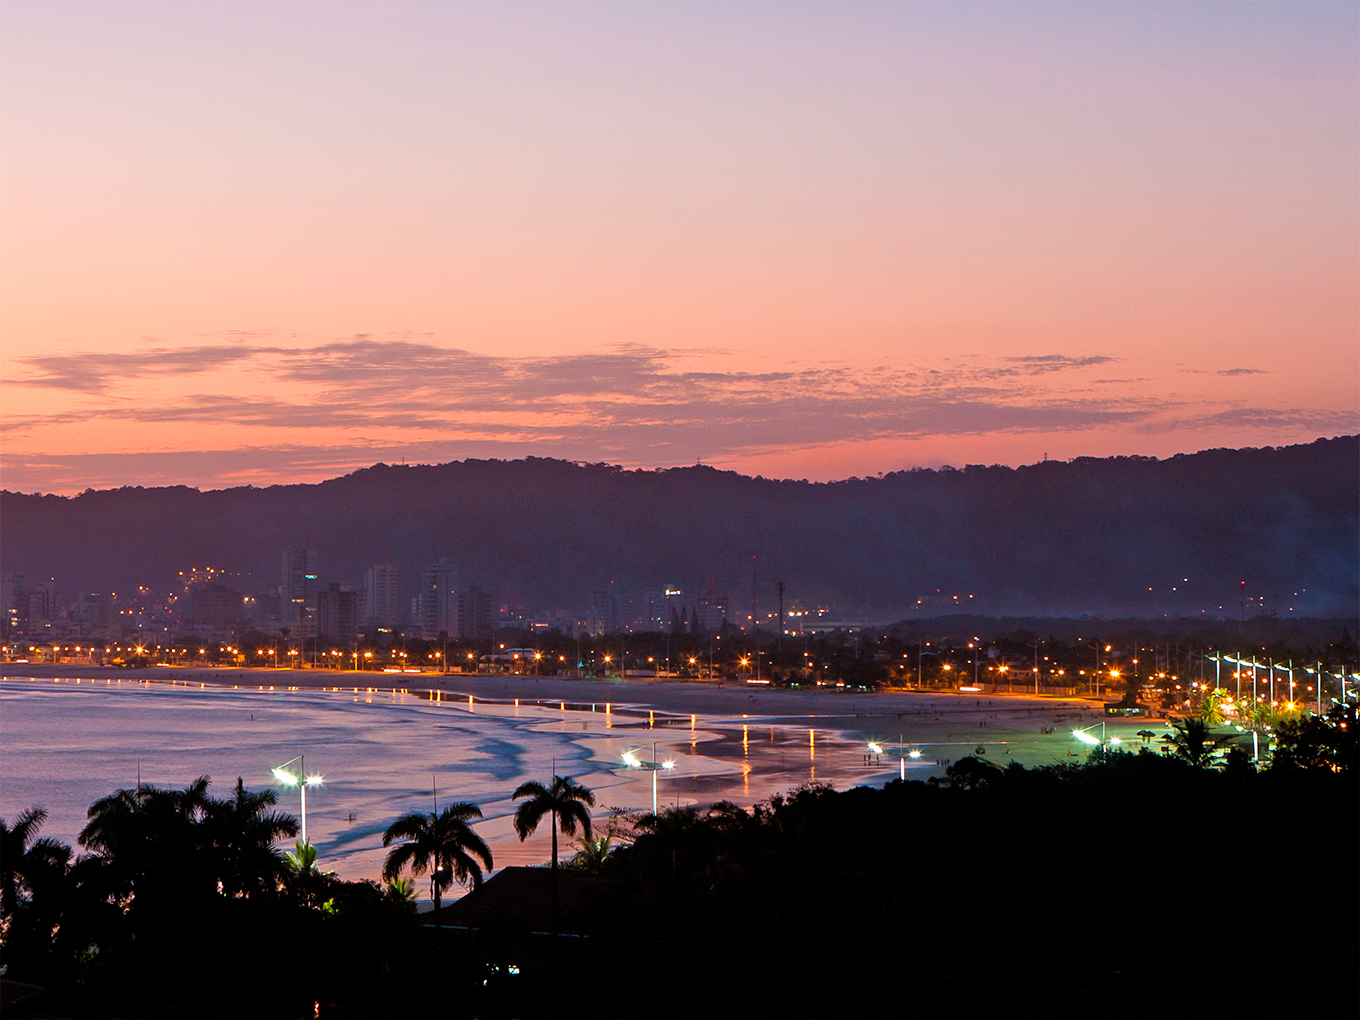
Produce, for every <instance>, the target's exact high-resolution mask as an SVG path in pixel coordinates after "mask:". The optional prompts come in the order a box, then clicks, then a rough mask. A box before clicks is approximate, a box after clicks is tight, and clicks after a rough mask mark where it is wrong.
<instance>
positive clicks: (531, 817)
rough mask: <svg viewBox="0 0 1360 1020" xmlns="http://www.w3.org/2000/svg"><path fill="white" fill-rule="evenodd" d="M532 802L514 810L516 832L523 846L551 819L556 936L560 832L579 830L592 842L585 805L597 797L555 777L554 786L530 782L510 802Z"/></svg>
mask: <svg viewBox="0 0 1360 1020" xmlns="http://www.w3.org/2000/svg"><path fill="white" fill-rule="evenodd" d="M521 797H527V798H529V799H528V800H526V801H525V802H524V803H523V804H521V805H520V806H519V807H518V808H516V809H515V832H516V833H517V834H518V835H519V841H520V842H521V843H523V842H524V841H525V840H526V839H528V838H529V836H531V835H532V834H533V833H534V831H535V830H536V829H537V828H538V823H539V822H541V821H542V820H543V816H544V815H551V816H552V825H551V830H552V934H553V936H554V942H553V944H554V945H556V936H557V831H558V829H561V830H562V835H564V836H575V835H576V830H577V827H578V826H579V827H580V829H581V835H582V837H583V838H584V839H589V838H590V812H589V811H587V810H586V805H590V807H594V806H595V794H593V793H591V792H590V791H589V790H587V789H586V788H585V787H584V786H582V785H581V784H580V783H578V782H577V781H576V780H574V779H570V778H563V777H562V776H553V781H552V785H551V786H544V785H543V784H542V783H539V782H535V781H533V780H530V781H529V782H527V783H521V784H520V786H519V788H518V789H517V790H515V792H514V794H512V795H511V800H519V799H520V798H521Z"/></svg>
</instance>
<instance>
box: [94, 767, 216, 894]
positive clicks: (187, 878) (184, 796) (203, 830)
mask: <svg viewBox="0 0 1360 1020" xmlns="http://www.w3.org/2000/svg"><path fill="white" fill-rule="evenodd" d="M209 782H210V780H209V778H208V777H207V776H201V777H199V778H198V779H196V780H195V781H194V782H192V783H190V784H189V785H188V786H186V787H185V788H184V789H182V790H174V789H170V788H168V787H164V788H163V787H155V786H151V785H148V784H143V785H141V786H139V787H138V788H137V789H136V790H116V791H114V792H113V793H111V794H109V795H108V796H107V797H101V798H100V799H99V800H97V801H95V802H94V803H93V804H92V805H90V809H89V811H88V812H87V814H88V817H89V822H88V824H86V826H85V828H84V829H82V830H81V833H80V836H79V838H78V842H79V843H80V845H81V846H83V847H85V848H87V849H89V850H92V851H93V852H94V853H96V854H97V855H98V856H99V857H100V858H102V859H103V860H104V862H105V864H106V866H107V869H108V874H109V876H110V879H111V881H112V882H113V883H114V893H115V895H116V896H117V897H118V898H119V899H122V900H127V899H128V898H129V897H132V898H133V899H134V900H135V901H136V903H137V908H136V909H137V910H138V912H142V911H143V910H146V911H150V912H152V913H160V912H162V911H164V912H169V913H182V912H183V911H184V910H185V909H187V905H186V902H185V900H186V897H187V898H189V899H191V900H201V899H202V898H205V897H210V896H212V895H214V894H215V893H216V891H217V881H218V878H217V875H216V874H214V868H213V861H212V854H210V853H205V852H204V851H205V850H207V849H209V848H210V846H211V840H210V837H209V835H208V829H207V826H205V825H203V824H202V822H203V819H204V818H205V817H206V815H207V811H208V807H209V805H210V804H211V803H212V798H210V797H209V796H208V784H209Z"/></svg>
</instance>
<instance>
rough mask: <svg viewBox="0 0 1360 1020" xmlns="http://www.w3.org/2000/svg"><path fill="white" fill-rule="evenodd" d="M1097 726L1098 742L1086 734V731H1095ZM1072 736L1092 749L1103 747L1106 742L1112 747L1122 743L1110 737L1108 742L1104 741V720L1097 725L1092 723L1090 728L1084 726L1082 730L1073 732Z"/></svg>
mask: <svg viewBox="0 0 1360 1020" xmlns="http://www.w3.org/2000/svg"><path fill="white" fill-rule="evenodd" d="M1097 726H1099V727H1100V739H1099V740H1097V739H1096V738H1095V737H1093V736H1091V734H1089V733H1087V732H1086V731H1087V730H1093V729H1095V728H1096V727H1097ZM1072 736H1074V737H1076V738H1077V739H1078V740H1080V741H1081V742H1082V743H1083V744H1089V745H1091V746H1092V747H1104V746H1105V744H1106V743H1107V742H1108V743H1109V744H1111V745H1113V746H1117V745H1119V744H1120V743H1122V741H1121V740H1120V739H1119V738H1118V737H1111V738H1110V739H1109V740H1108V741H1106V739H1105V720H1104V719H1102V720H1100V722H1098V723H1092V724H1091V725H1090V726H1084V727H1082V728H1081V729H1079V730H1073V731H1072Z"/></svg>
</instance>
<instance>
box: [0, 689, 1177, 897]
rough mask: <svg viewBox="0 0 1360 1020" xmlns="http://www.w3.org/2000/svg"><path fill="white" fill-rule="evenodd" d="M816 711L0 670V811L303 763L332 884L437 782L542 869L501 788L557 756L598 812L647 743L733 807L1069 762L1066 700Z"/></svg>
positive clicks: (1127, 736) (705, 793)
mask: <svg viewBox="0 0 1360 1020" xmlns="http://www.w3.org/2000/svg"><path fill="white" fill-rule="evenodd" d="M639 693H642V692H641V691H639ZM772 704H775V703H772ZM819 704H820V703H819ZM824 704H825V708H827V709H835V708H837V707H839V708H841V709H842V714H839V715H837V714H819V715H817V716H810V715H803V716H797V715H768V716H762V715H746V714H740V715H730V716H718V715H691V714H689V713H685V714H683V715H667V714H666V713H664V712H660V711H657V710H654V709H650V708H647V707H640V706H632V705H625V704H620V703H617V702H614V703H607V702H597V703H593V704H592V703H589V702H585V703H580V704H577V703H573V702H569V701H552V702H537V701H530V700H529V699H522V698H516V699H512V700H506V701H496V700H483V699H481V698H480V697H474V696H473V695H469V694H464V693H455V692H449V691H444V692H433V693H431V692H410V693H408V692H391V691H380V690H376V689H364V688H360V689H357V690H356V689H352V688H339V689H335V690H330V691H325V690H317V689H298V688H296V687H289V686H286V685H277V686H276V687H271V688H268V689H254V688H247V689H234V688H227V687H203V686H201V685H199V684H198V683H193V684H184V683H181V684H180V685H178V686H175V685H172V684H170V683H167V682H164V681H146V680H126V679H124V680H118V679H98V680H91V679H88V678H86V679H79V680H78V679H75V678H64V679H60V680H53V679H50V678H48V679H28V678H0V733H2V734H3V744H2V745H0V754H3V758H2V759H0V815H3V816H4V817H6V818H13V816H14V815H15V814H16V813H17V812H18V811H20V810H22V809H24V808H26V807H29V806H30V805H33V804H41V805H43V806H44V807H46V808H47V809H48V812H49V817H48V821H47V824H46V825H45V826H44V829H43V834H44V835H48V836H54V837H56V838H58V839H61V840H64V841H67V842H73V841H74V839H75V837H76V835H77V834H78V833H79V831H80V829H81V827H82V826H83V825H84V822H85V809H86V808H87V807H88V806H89V804H91V803H92V802H93V801H95V800H96V799H98V798H99V797H102V796H104V795H106V794H108V793H110V792H112V791H113V790H114V789H117V788H120V787H125V788H130V787H133V786H135V785H136V782H137V775H138V769H139V768H140V771H141V778H142V781H143V782H147V783H155V784H157V785H161V786H165V785H171V786H183V785H184V784H186V783H188V782H190V781H191V780H193V779H194V778H196V777H198V776H200V775H210V776H212V777H213V792H214V793H216V794H217V795H218V796H226V795H228V793H229V791H230V789H231V786H232V785H233V784H234V783H235V781H236V777H237V776H240V777H242V778H243V779H244V780H245V782H246V785H247V786H248V787H251V788H254V789H260V788H264V787H269V786H273V785H274V780H273V777H272V775H271V774H270V771H269V770H270V767H271V766H274V765H279V764H281V763H283V762H285V761H287V760H289V759H291V758H293V757H294V756H296V755H298V754H305V755H306V758H307V771H308V773H314V774H321V775H323V776H324V777H325V784H324V785H323V786H321V787H320V788H318V789H314V790H312V791H311V792H309V794H308V797H307V809H308V810H307V829H308V835H310V836H311V838H312V841H313V842H314V843H315V844H316V845H317V847H318V850H319V852H320V856H321V860H322V863H323V865H324V866H325V867H326V868H327V869H330V870H334V871H336V872H338V873H339V874H340V875H341V876H343V877H345V878H351V879H355V878H376V877H377V876H378V875H379V873H380V872H381V869H382V857H383V850H382V847H381V837H382V832H383V830H384V829H385V828H386V827H387V826H388V825H389V824H390V823H391V822H392V821H393V820H394V819H395V818H396V817H397V816H398V815H400V814H402V813H405V812H407V811H429V810H430V809H431V807H432V804H433V793H434V791H435V789H436V788H437V791H438V797H439V802H440V803H441V804H447V803H449V802H451V801H455V800H460V801H461V800H465V801H471V802H473V803H475V804H477V805H478V806H479V807H480V808H481V809H482V811H483V813H484V815H485V820H484V821H481V822H478V823H477V830H478V832H480V833H481V834H482V836H483V838H484V839H486V841H487V843H488V844H489V845H490V847H491V849H492V852H493V854H494V856H495V863H496V866H497V867H504V866H506V865H512V864H539V863H543V862H544V861H545V860H546V859H547V855H548V836H547V832H546V830H542V831H541V832H540V834H539V835H537V836H534V837H531V838H530V839H529V840H528V842H526V843H521V842H520V841H519V840H518V838H517V837H516V836H515V834H514V832H513V830H512V828H511V825H510V818H511V815H512V814H513V812H514V804H513V803H512V802H511V801H510V800H509V797H510V794H511V793H512V792H513V791H514V789H515V787H516V786H518V785H519V784H520V783H522V782H524V781H525V780H526V779H538V780H546V779H547V778H548V777H549V776H550V775H551V774H552V770H553V767H554V762H555V764H556V771H557V774H559V775H569V776H572V777H573V778H575V779H577V780H578V781H580V782H582V783H584V784H585V785H586V786H588V787H590V788H591V789H592V790H594V791H595V794H596V798H597V805H598V807H597V809H596V817H597V819H599V818H601V817H602V816H603V815H604V814H605V813H606V811H607V809H608V808H610V807H621V808H626V809H630V810H648V809H650V807H651V775H650V774H649V773H646V772H637V771H633V772H629V771H627V770H625V769H623V768H621V758H620V756H621V755H622V753H623V752H625V751H633V750H638V749H641V748H643V747H646V749H647V752H648V753H647V754H646V755H644V757H648V758H650V757H651V745H652V743H653V742H656V744H657V752H656V756H657V758H658V759H660V760H667V759H673V760H674V761H675V763H676V767H675V768H674V769H673V770H669V771H667V772H665V773H663V774H662V776H661V779H660V786H659V797H658V799H659V801H660V802H661V803H662V804H663V805H672V804H677V803H678V804H685V803H698V804H710V803H712V802H714V801H717V800H723V799H727V800H733V801H736V802H737V803H738V804H740V805H742V806H745V807H749V806H750V805H751V804H752V803H753V802H755V801H758V800H762V799H764V798H766V797H768V796H770V795H771V794H773V793H777V792H780V791H785V790H789V789H791V788H793V787H795V786H797V785H799V784H800V783H805V782H808V781H812V780H817V781H823V782H830V783H832V784H833V785H835V786H836V787H838V788H841V789H844V788H846V787H848V786H852V785H855V784H865V783H871V784H874V785H880V784H882V783H884V782H886V781H888V780H890V779H895V778H897V777H898V775H899V770H900V772H901V773H902V774H904V775H906V776H907V778H910V779H924V778H926V777H928V776H930V775H932V774H939V771H940V768H939V767H937V765H936V762H937V761H941V760H957V759H958V758H960V757H963V756H964V755H965V754H971V753H974V749H975V745H976V751H977V752H980V753H985V754H986V755H987V756H988V760H992V761H995V762H997V763H998V764H1004V763H1005V762H1007V761H1020V762H1023V763H1024V764H1026V765H1037V764H1047V763H1050V762H1053V761H1062V760H1072V756H1073V755H1076V754H1080V755H1081V756H1082V757H1084V756H1085V753H1086V752H1085V749H1084V748H1080V746H1079V745H1075V744H1074V741H1073V738H1072V736H1071V727H1072V726H1073V725H1075V724H1074V723H1072V722H1069V721H1066V720H1067V719H1069V716H1067V715H1063V714H1058V715H1056V716H1055V714H1054V713H1070V712H1072V711H1073V709H1074V705H1073V704H1070V703H1069V704H1066V705H1064V704H1061V703H1056V702H1052V701H1049V702H1039V701H1025V700H1023V699H1009V700H1007V701H1005V702H1001V701H998V702H997V703H996V704H995V705H994V704H993V702H992V701H990V700H989V701H987V702H986V705H985V706H984V704H983V701H982V700H981V699H975V703H970V702H968V701H966V700H963V699H949V700H946V699H944V698H943V696H940V695H930V694H923V695H920V696H916V697H913V698H911V699H910V700H909V701H906V702H898V703H895V704H894V705H893V706H892V707H888V706H886V705H885V706H884V707H885V709H886V710H885V711H882V712H881V713H879V714H878V715H877V717H875V712H874V711H872V710H871V711H868V712H867V713H864V714H863V715H862V716H861V715H860V714H858V713H859V709H858V708H856V709H855V713H856V714H850V713H846V712H845V711H844V709H845V708H846V707H848V706H846V705H845V704H844V703H843V702H840V701H838V700H837V701H827V702H825V703H824ZM880 704H882V703H880ZM1003 706H1004V710H1003ZM864 707H868V706H864ZM893 707H895V708H898V709H905V710H904V711H901V712H899V713H897V714H894V712H893V710H892V708H893ZM804 710H806V709H804ZM1082 711H1083V712H1084V713H1088V714H1087V715H1085V716H1084V717H1083V718H1082V719H1081V721H1080V725H1086V724H1088V723H1091V722H1092V721H1098V720H1099V718H1100V716H1099V714H1098V712H1099V709H1098V707H1096V706H1089V705H1088V706H1082ZM1089 713H1096V714H1094V715H1091V714H1089ZM1070 718H1072V719H1075V718H1076V716H1075V715H1072V716H1070ZM1055 723H1056V725H1052V724H1055ZM1045 724H1050V725H1047V726H1045ZM1149 725H1151V726H1153V727H1154V728H1155V729H1156V730H1159V731H1162V730H1164V726H1162V725H1160V724H1154V723H1150V722H1145V721H1143V720H1111V721H1110V722H1109V724H1108V726H1109V730H1110V734H1111V735H1112V736H1113V735H1119V736H1121V737H1122V739H1124V740H1125V741H1126V746H1137V742H1138V739H1139V737H1138V736H1137V734H1138V733H1140V732H1142V733H1146V738H1144V742H1145V743H1146V742H1147V738H1151V737H1152V736H1153V734H1152V733H1150V732H1147V731H1145V730H1144V729H1143V728H1144V727H1146V726H1149ZM1045 729H1047V730H1049V731H1051V732H1047V733H1046V732H1045ZM889 734H891V739H890V738H889ZM867 740H876V741H880V742H882V743H886V744H890V745H895V744H898V743H900V742H901V741H903V740H905V741H906V742H907V745H904V746H908V745H909V746H919V747H920V748H923V749H924V752H923V757H922V759H921V760H920V761H909V762H906V763H905V764H901V763H899V761H898V760H897V759H896V758H893V757H891V753H890V752H889V753H885V754H884V755H882V756H876V755H871V754H866V753H865V752H866V741H867ZM979 741H981V742H982V743H979ZM1074 747H1076V748H1077V750H1074ZM279 792H280V798H279V800H280V807H281V808H283V809H284V810H287V811H290V812H292V813H294V814H296V813H297V811H298V803H297V793H296V791H288V790H283V789H280V791H279ZM563 850H564V855H565V854H569V853H570V852H571V848H570V846H565V847H564V848H563ZM421 885H422V883H419V882H418V883H417V886H418V887H420V886H421ZM457 891H458V890H456V889H455V890H454V894H455V895H456V894H457Z"/></svg>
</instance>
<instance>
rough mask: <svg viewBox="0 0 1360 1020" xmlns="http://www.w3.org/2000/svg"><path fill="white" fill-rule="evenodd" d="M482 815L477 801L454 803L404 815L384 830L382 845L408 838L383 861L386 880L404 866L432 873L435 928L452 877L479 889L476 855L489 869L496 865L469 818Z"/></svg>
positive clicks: (480, 880) (480, 877)
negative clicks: (472, 802)
mask: <svg viewBox="0 0 1360 1020" xmlns="http://www.w3.org/2000/svg"><path fill="white" fill-rule="evenodd" d="M481 817H482V809H481V808H479V807H478V806H477V805H476V804H451V805H449V806H448V807H446V808H445V809H444V810H443V811H441V812H440V813H439V814H437V815H436V814H433V813H431V814H428V815H426V814H421V813H420V812H417V811H413V812H411V813H410V814H407V815H402V816H401V817H400V818H398V819H397V820H396V821H395V822H393V823H392V824H391V825H389V826H388V827H387V831H386V832H384V833H383V839H382V845H383V846H391V844H392V843H393V841H395V840H405V842H403V843H400V844H399V845H397V846H395V847H393V848H392V850H391V851H390V852H389V853H388V855H387V861H386V862H385V863H384V864H383V878H384V879H385V880H387V881H389V882H390V881H392V880H393V879H395V878H397V876H399V875H400V874H401V872H402V869H403V868H410V869H411V873H412V874H415V875H423V874H425V872H426V871H429V872H430V888H431V890H432V897H433V899H434V924H435V927H436V928H438V927H439V900H440V897H441V896H442V895H443V894H444V892H445V891H446V890H447V889H448V888H449V886H451V885H453V880H454V879H455V878H456V879H458V881H459V882H460V883H462V884H463V885H467V884H468V882H469V881H471V883H472V888H474V889H476V888H477V887H478V886H480V885H481V884H482V869H481V868H480V867H479V866H478V864H477V861H476V860H475V859H474V858H475V857H480V858H481V859H482V863H483V864H485V865H486V869H487V870H488V871H490V870H491V868H492V867H493V865H492V863H491V850H490V849H489V848H488V847H487V845H486V842H485V841H484V840H483V839H482V837H481V836H479V835H477V833H475V832H473V831H472V826H471V825H469V824H468V822H469V820H471V819H473V818H481Z"/></svg>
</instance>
